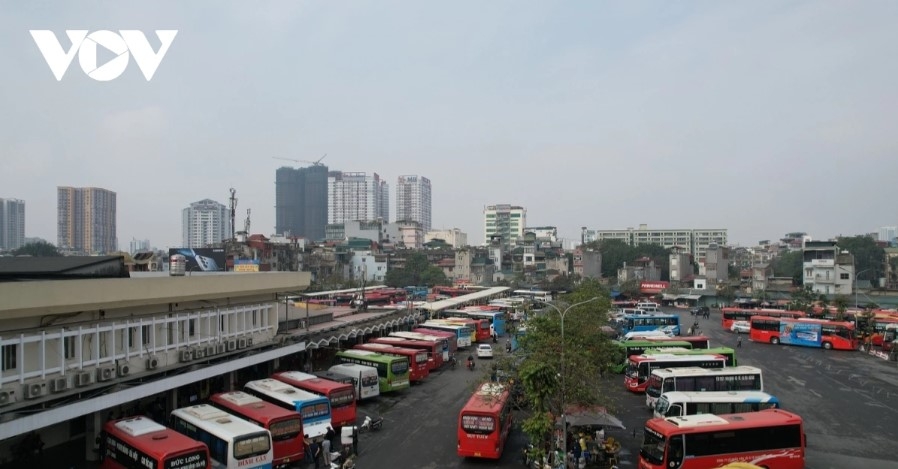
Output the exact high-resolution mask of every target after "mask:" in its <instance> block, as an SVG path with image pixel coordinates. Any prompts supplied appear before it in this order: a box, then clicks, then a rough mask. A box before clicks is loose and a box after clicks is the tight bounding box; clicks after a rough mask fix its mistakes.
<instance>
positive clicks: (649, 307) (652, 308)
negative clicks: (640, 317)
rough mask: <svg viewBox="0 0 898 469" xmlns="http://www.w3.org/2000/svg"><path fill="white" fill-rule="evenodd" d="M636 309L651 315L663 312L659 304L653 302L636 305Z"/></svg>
mask: <svg viewBox="0 0 898 469" xmlns="http://www.w3.org/2000/svg"><path fill="white" fill-rule="evenodd" d="M636 308H637V309H641V310H643V311H646V312H648V313H649V314H651V313H657V312H659V311H660V310H661V306H660V305H659V304H658V303H652V302H651V301H646V302H644V303H636Z"/></svg>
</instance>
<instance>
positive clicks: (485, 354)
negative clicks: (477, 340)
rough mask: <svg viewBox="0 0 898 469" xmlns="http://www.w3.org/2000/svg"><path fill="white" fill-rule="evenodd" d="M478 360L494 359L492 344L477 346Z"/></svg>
mask: <svg viewBox="0 0 898 469" xmlns="http://www.w3.org/2000/svg"><path fill="white" fill-rule="evenodd" d="M477 358H493V346H492V345H490V344H477Z"/></svg>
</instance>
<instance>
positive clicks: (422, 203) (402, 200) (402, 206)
mask: <svg viewBox="0 0 898 469" xmlns="http://www.w3.org/2000/svg"><path fill="white" fill-rule="evenodd" d="M430 200H431V199H430V179H427V178H426V177H424V176H399V179H398V181H397V182H396V221H416V222H418V224H419V225H420V226H421V229H422V230H424V232H425V233H427V232H428V231H430V228H431V215H430V207H431V202H430Z"/></svg>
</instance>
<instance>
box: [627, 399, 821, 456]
mask: <svg viewBox="0 0 898 469" xmlns="http://www.w3.org/2000/svg"><path fill="white" fill-rule="evenodd" d="M804 458H805V434H804V426H803V423H802V420H801V417H799V416H798V415H795V414H793V413H790V412H786V411H784V410H781V409H768V410H762V411H760V412H752V413H748V414H725V415H714V414H700V415H687V416H685V417H668V418H666V419H650V420H648V421H646V423H645V430H644V436H643V440H642V448H641V449H640V450H639V468H640V469H668V468H671V467H675V468H679V469H713V468H717V467H720V466H723V465H725V464H727V463H733V462H747V463H751V464H763V465H764V467H770V468H777V469H804V466H805V460H804Z"/></svg>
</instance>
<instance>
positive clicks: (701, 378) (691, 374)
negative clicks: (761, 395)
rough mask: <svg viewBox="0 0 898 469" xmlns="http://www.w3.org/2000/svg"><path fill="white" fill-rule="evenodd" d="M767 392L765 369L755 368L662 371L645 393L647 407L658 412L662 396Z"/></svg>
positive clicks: (651, 380)
mask: <svg viewBox="0 0 898 469" xmlns="http://www.w3.org/2000/svg"><path fill="white" fill-rule="evenodd" d="M763 390H764V378H763V376H762V372H761V369H760V368H756V367H753V366H731V367H727V368H699V367H685V368H662V369H657V370H653V371H652V375H651V377H650V378H649V385H648V387H647V388H646V390H645V406H646V407H648V408H649V410H651V409H654V408H655V401H657V400H658V398H660V397H661V394H664V393H667V392H671V391H701V392H706V391H763Z"/></svg>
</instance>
